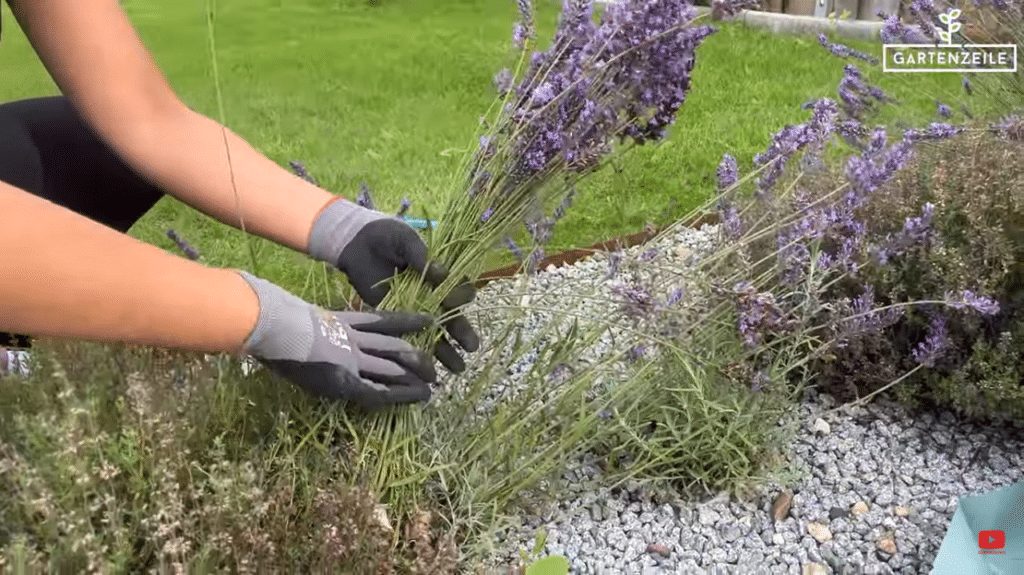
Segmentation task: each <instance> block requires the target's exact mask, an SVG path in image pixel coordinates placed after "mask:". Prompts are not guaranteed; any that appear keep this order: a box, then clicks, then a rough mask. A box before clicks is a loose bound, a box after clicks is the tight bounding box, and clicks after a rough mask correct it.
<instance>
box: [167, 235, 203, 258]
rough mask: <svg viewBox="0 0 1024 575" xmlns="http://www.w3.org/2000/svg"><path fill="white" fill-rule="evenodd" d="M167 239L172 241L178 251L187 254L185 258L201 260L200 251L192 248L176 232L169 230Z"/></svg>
mask: <svg viewBox="0 0 1024 575" xmlns="http://www.w3.org/2000/svg"><path fill="white" fill-rule="evenodd" d="M167 237H169V238H171V241H172V242H174V244H175V245H177V246H178V249H180V250H181V251H182V252H184V253H185V257H187V258H188V259H190V260H192V261H197V260H199V251H198V250H196V249H195V248H194V247H192V246H190V245H189V243H188V242H186V241H185V240H184V239H183V238H182V237H181V236H179V235H178V234H177V232H175V231H174V230H167Z"/></svg>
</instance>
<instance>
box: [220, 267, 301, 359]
mask: <svg viewBox="0 0 1024 575" xmlns="http://www.w3.org/2000/svg"><path fill="white" fill-rule="evenodd" d="M235 271H236V272H237V273H238V275H240V276H242V279H244V280H245V281H246V282H247V283H248V284H249V287H251V288H252V291H253V292H255V293H256V298H257V300H258V301H259V306H260V314H259V317H258V318H257V319H256V326H255V327H254V328H253V330H252V332H251V333H250V334H249V337H247V338H246V340H245V343H243V344H242V353H244V354H248V355H252V356H254V357H257V358H259V359H290V360H297V361H306V360H308V359H309V355H310V352H311V350H312V348H313V318H312V314H311V311H312V307H313V306H312V304H309V303H307V302H305V301H303V300H302V299H300V298H298V297H296V296H294V295H292V294H290V293H288V292H287V291H285V290H284V289H282V288H281V287H280V286H278V285H276V284H273V283H271V282H269V281H267V280H265V279H261V278H258V277H256V276H253V275H252V274H249V273H248V272H244V271H241V270H235Z"/></svg>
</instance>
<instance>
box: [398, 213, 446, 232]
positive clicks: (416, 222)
mask: <svg viewBox="0 0 1024 575" xmlns="http://www.w3.org/2000/svg"><path fill="white" fill-rule="evenodd" d="M402 220H403V221H405V223H407V224H409V225H410V226H412V227H414V228H418V229H421V230H425V229H427V227H428V223H427V220H426V218H413V217H410V216H402ZM429 227H431V228H436V227H437V220H430V222H429Z"/></svg>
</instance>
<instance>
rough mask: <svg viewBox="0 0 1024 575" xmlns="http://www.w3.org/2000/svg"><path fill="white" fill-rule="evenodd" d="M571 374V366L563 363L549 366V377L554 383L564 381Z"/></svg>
mask: <svg viewBox="0 0 1024 575" xmlns="http://www.w3.org/2000/svg"><path fill="white" fill-rule="evenodd" d="M571 375H572V368H571V367H569V366H568V365H566V364H564V363H557V364H555V366H554V367H552V368H551V379H552V380H553V381H554V382H555V383H565V382H566V381H567V380H568V379H569V377H570V376H571Z"/></svg>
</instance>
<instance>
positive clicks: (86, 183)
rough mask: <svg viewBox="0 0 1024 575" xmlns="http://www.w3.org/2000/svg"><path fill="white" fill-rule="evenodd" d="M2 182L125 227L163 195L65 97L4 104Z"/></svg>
mask: <svg viewBox="0 0 1024 575" xmlns="http://www.w3.org/2000/svg"><path fill="white" fill-rule="evenodd" d="M0 181H3V182H6V183H8V184H10V185H12V186H15V187H17V188H21V189H22V190H25V191H26V192H29V193H32V194H35V195H37V196H39V197H42V198H45V199H47V200H49V201H51V202H53V203H55V204H58V205H60V206H64V207H65V208H68V209H70V210H72V211H75V212H78V213H79V214H81V215H83V216H85V217H87V218H90V219H92V220H95V221H97V222H99V223H101V224H103V225H106V226H108V227H111V228H114V229H115V230H118V231H120V232H126V231H128V228H130V227H131V226H132V224H134V223H135V222H136V221H137V220H138V219H139V218H141V217H142V215H143V214H145V213H146V212H147V211H149V209H150V208H152V207H153V205H154V204H156V202H157V201H158V200H159V199H160V198H161V196H163V192H162V191H161V190H160V189H158V188H157V187H156V186H153V185H152V184H150V183H149V182H147V181H145V180H143V179H142V178H141V177H139V176H138V175H137V174H136V173H135V172H133V171H132V170H131V169H130V168H129V167H128V166H127V165H125V163H124V162H122V161H121V160H120V158H118V157H117V154H115V153H114V151H113V150H111V149H110V148H109V147H108V146H107V145H106V144H105V143H103V141H102V140H100V139H99V138H98V137H97V136H96V135H95V133H93V131H92V129H91V128H89V126H88V125H86V123H85V122H84V121H83V120H82V118H81V117H80V116H79V115H78V112H76V111H75V109H74V108H73V107H72V106H71V104H70V103H69V102H68V101H67V100H66V99H65V98H64V97H63V96H55V97H48V98H33V99H30V100H19V101H16V102H10V103H6V104H0ZM4 215H5V217H18V215H17V214H4ZM0 225H2V223H0ZM55 233H59V230H55ZM28 345H29V341H28V338H27V337H25V336H20V335H12V334H7V333H3V332H0V347H27V346H28Z"/></svg>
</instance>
